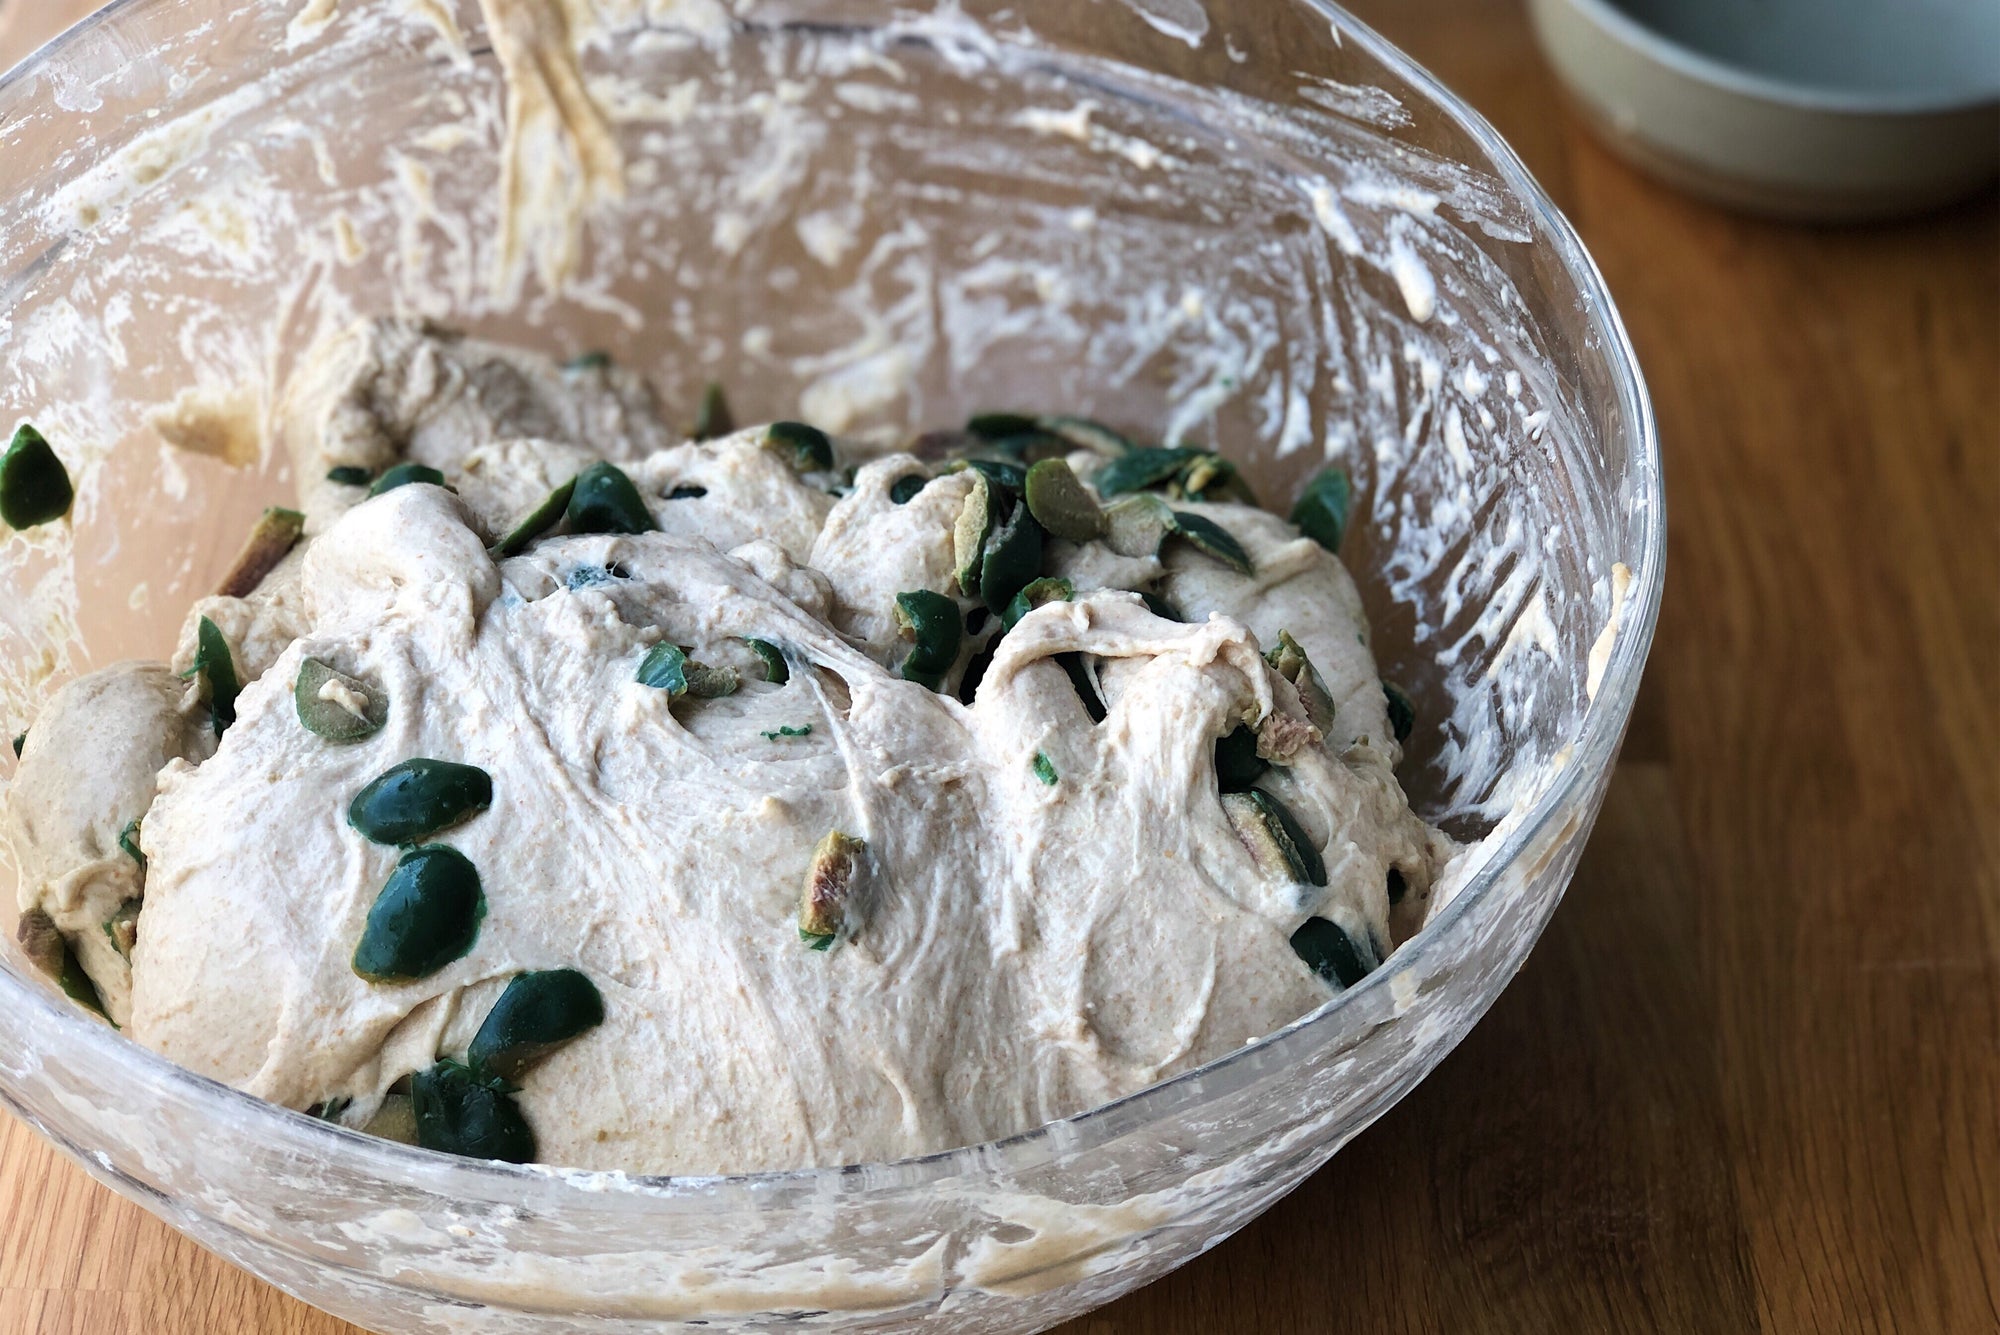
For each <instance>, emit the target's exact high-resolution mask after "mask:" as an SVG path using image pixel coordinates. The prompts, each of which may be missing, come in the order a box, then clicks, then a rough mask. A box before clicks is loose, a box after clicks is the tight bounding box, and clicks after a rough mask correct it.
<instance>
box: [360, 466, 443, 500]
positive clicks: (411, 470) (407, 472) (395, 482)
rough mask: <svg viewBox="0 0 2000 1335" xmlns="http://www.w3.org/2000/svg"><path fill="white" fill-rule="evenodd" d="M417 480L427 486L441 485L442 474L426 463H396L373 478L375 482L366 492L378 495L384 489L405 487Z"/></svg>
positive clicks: (392, 489)
mask: <svg viewBox="0 0 2000 1335" xmlns="http://www.w3.org/2000/svg"><path fill="white" fill-rule="evenodd" d="M419 482H421V483H424V484H426V485H428V486H433V487H442V486H443V485H444V474H443V473H440V472H439V471H438V470H437V469H435V468H432V467H430V466H429V465H428V464H397V465H396V466H395V467H394V468H391V469H389V470H387V471H386V472H384V473H383V474H382V476H380V477H378V478H376V479H375V484H374V485H373V486H371V487H369V488H368V494H369V495H370V496H380V495H381V494H382V493H383V492H385V491H394V490H395V489H396V488H398V487H407V486H410V485H412V484H413V483H419Z"/></svg>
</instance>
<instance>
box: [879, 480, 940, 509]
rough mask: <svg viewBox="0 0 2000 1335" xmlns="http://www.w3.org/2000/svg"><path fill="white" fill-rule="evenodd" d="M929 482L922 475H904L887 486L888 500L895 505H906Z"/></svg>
mask: <svg viewBox="0 0 2000 1335" xmlns="http://www.w3.org/2000/svg"><path fill="white" fill-rule="evenodd" d="M930 481H931V480H930V479H929V478H927V477H925V476H924V475H923V474H922V473H906V474H904V475H903V476H902V477H899V478H897V479H896V480H895V481H894V482H891V483H890V484H889V500H890V502H891V503H893V504H895V505H908V504H909V503H910V502H911V501H913V500H915V499H916V498H917V493H918V492H920V491H922V490H923V489H924V488H925V487H927V486H929V485H930Z"/></svg>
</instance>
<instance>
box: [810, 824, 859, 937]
mask: <svg viewBox="0 0 2000 1335" xmlns="http://www.w3.org/2000/svg"><path fill="white" fill-rule="evenodd" d="M867 851H868V845H867V844H866V843H865V842H864V841H862V840H860V839H856V838H854V837H853V836H852V835H846V834H842V833H841V832H840V831H839V830H830V831H828V832H827V835H826V837H825V838H824V839H821V840H820V841H819V843H818V845H817V846H816V847H814V849H813V854H812V865H811V866H810V867H809V868H808V869H807V870H806V880H805V885H804V886H803V887H802V888H801V889H800V891H799V939H800V940H802V941H804V942H805V943H806V944H807V945H809V946H811V947H812V948H813V949H814V950H825V949H826V948H827V947H828V946H830V945H832V944H833V942H834V938H835V937H837V936H839V935H840V934H841V932H842V931H844V930H845V931H848V932H849V934H850V935H851V934H852V930H851V924H850V923H849V921H848V916H849V911H850V909H851V908H852V907H853V904H854V896H855V891H856V889H857V888H858V886H859V883H860V880H861V859H862V857H863V856H864V855H865V854H866V853H867Z"/></svg>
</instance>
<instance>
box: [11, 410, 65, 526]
mask: <svg viewBox="0 0 2000 1335" xmlns="http://www.w3.org/2000/svg"><path fill="white" fill-rule="evenodd" d="M75 500H76V488H75V487H73V486H71V485H70V480H69V470H68V469H66V468H64V467H63V463H62V460H61V459H58V458H57V457H56V452H55V451H54V450H53V449H50V448H49V443H48V441H46V440H44V439H42V433H41V432H39V431H37V430H35V428H34V427H32V426H30V425H28V424H27V423H26V422H23V423H21V425H19V426H17V427H15V428H14V439H13V441H12V442H11V443H9V444H8V446H7V452H6V453H5V454H0V519H4V520H6V521H7V527H9V528H33V527H35V526H36V525H37V524H46V523H48V522H49V521H50V520H53V519H61V518H62V517H63V516H64V515H66V514H68V513H69V507H70V506H71V504H72V503H74V502H75Z"/></svg>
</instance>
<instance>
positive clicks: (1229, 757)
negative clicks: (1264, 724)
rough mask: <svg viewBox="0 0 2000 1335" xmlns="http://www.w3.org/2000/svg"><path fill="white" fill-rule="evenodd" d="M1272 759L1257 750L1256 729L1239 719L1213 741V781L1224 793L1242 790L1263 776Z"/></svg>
mask: <svg viewBox="0 0 2000 1335" xmlns="http://www.w3.org/2000/svg"><path fill="white" fill-rule="evenodd" d="M1270 768H1271V762H1270V761H1268V760H1265V759H1264V758H1263V757H1262V756H1260V755H1258V754H1257V730H1256V729H1255V728H1252V727H1250V726H1249V725H1248V724H1242V723H1239V724H1237V725H1236V728H1235V730H1234V731H1232V732H1230V733H1229V735H1228V736H1226V737H1221V738H1218V739H1217V740H1216V743H1215V782H1216V786H1217V787H1218V788H1220V789H1221V790H1222V791H1223V792H1225V793H1243V792H1248V791H1249V790H1250V787H1251V785H1253V784H1255V783H1256V782H1257V780H1259V779H1261V778H1263V777H1264V774H1265V772H1266V771H1267V770H1269V769H1270Z"/></svg>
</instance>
